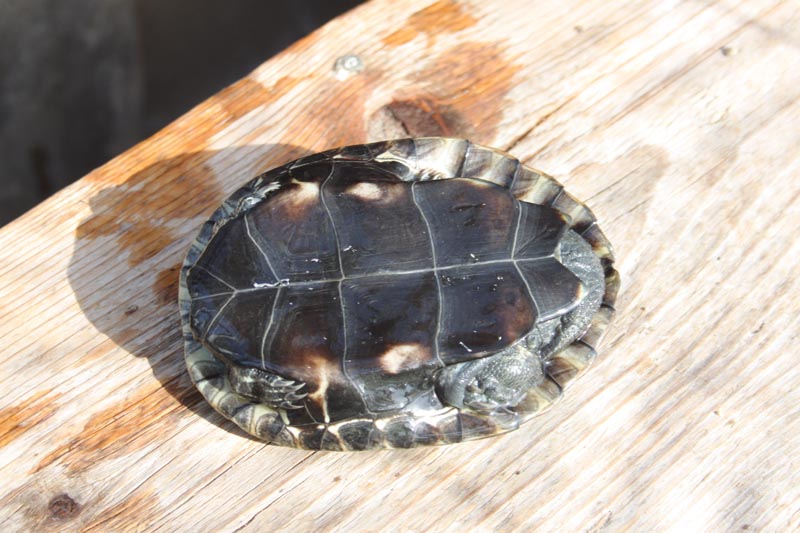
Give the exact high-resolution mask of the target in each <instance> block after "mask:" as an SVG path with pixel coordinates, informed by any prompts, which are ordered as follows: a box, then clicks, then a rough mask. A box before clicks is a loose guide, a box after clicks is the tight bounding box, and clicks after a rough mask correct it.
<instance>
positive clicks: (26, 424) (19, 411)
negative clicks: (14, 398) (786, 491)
mask: <svg viewBox="0 0 800 533" xmlns="http://www.w3.org/2000/svg"><path fill="white" fill-rule="evenodd" d="M61 396H62V395H61V394H57V393H53V391H52V389H47V390H42V391H39V392H37V393H35V394H33V395H32V396H30V397H28V398H26V399H25V400H23V401H22V402H20V403H18V404H16V405H11V406H8V407H4V408H3V409H0V448H2V447H3V446H5V445H6V444H9V443H11V442H13V441H14V440H16V439H18V438H19V437H20V436H21V435H23V434H24V433H25V432H26V431H28V430H30V429H32V428H34V427H36V426H37V425H38V424H41V423H42V422H44V421H45V420H47V419H48V418H50V417H51V416H53V414H54V413H55V412H56V411H57V410H58V409H59V408H60V404H59V403H58V399H59V398H60V397H61Z"/></svg>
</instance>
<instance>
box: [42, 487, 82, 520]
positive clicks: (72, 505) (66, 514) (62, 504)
mask: <svg viewBox="0 0 800 533" xmlns="http://www.w3.org/2000/svg"><path fill="white" fill-rule="evenodd" d="M47 509H48V511H50V516H51V517H52V518H54V519H56V520H59V521H60V520H67V519H69V518H73V517H75V516H77V515H78V514H79V513H80V512H81V504H79V503H78V502H76V501H75V500H73V499H72V497H71V496H70V495H69V494H66V493H64V494H59V495H57V496H54V497H53V498H52V499H51V500H50V502H49V503H48V504H47Z"/></svg>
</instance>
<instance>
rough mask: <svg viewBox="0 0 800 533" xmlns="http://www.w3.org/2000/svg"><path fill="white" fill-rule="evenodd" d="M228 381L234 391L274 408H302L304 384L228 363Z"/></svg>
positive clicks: (305, 391) (305, 394)
mask: <svg viewBox="0 0 800 533" xmlns="http://www.w3.org/2000/svg"><path fill="white" fill-rule="evenodd" d="M226 366H227V374H228V382H229V383H230V384H231V389H233V391H234V392H236V393H238V394H241V395H242V396H246V397H247V398H250V399H252V400H256V401H258V402H261V403H264V404H266V405H268V406H270V407H272V408H274V409H302V408H303V401H302V400H303V399H304V398H305V397H306V396H308V391H307V390H306V384H305V383H304V382H302V381H294V380H291V379H287V378H284V377H282V376H279V375H277V374H273V373H271V372H267V371H266V370H262V369H260V368H254V367H246V366H240V365H232V364H228V365H226Z"/></svg>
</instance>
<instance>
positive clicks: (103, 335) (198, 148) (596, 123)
mask: <svg viewBox="0 0 800 533" xmlns="http://www.w3.org/2000/svg"><path fill="white" fill-rule="evenodd" d="M535 6H536V7H535V9H534V8H532V7H531V3H530V2H525V1H522V0H518V1H508V2H477V1H473V2H452V1H447V0H440V1H437V2H434V3H431V2H430V1H421V0H420V1H416V0H405V1H399V2H389V1H388V0H374V1H372V2H369V3H367V4H365V5H363V6H361V7H359V8H358V9H356V10H354V11H352V12H350V13H348V14H346V15H344V16H342V17H340V18H338V19H336V20H334V21H333V22H331V23H330V24H328V25H327V26H325V27H323V28H322V29H320V30H319V31H317V32H315V33H314V34H312V35H311V36H310V37H308V38H306V39H304V40H302V41H300V42H298V43H296V44H295V45H294V46H292V47H291V48H289V49H288V50H287V51H285V52H284V53H282V54H281V55H279V56H277V57H275V58H274V59H271V60H270V61H268V62H266V63H265V64H263V65H262V66H261V67H259V68H258V69H257V70H255V71H254V72H252V73H251V74H249V75H248V76H246V77H245V78H243V79H242V80H241V81H239V82H237V83H236V84H234V85H232V86H231V87H229V88H228V89H226V90H224V91H222V92H220V93H218V94H217V95H215V96H213V97H211V98H210V99H208V100H207V101H206V102H204V103H203V104H201V105H199V106H198V107H196V108H195V109H193V110H191V111H190V112H189V113H187V114H186V115H185V116H183V117H182V118H180V119H178V120H177V121H175V122H174V123H173V124H171V125H170V126H169V127H167V128H165V129H164V130H163V131H161V132H160V133H158V134H156V135H155V136H153V137H152V138H151V139H149V140H147V141H145V142H143V143H141V144H139V145H137V146H135V147H134V148H132V149H131V150H129V151H128V152H126V153H124V154H122V155H120V156H119V157H117V158H115V159H113V160H112V161H110V162H109V163H107V164H106V165H104V166H102V167H101V168H99V169H97V170H96V171H94V172H92V173H90V174H89V175H87V176H86V177H84V178H83V179H82V180H80V181H79V182H77V183H75V184H74V185H72V186H70V187H69V188H67V189H66V190H64V191H63V192H61V193H58V194H57V195H55V196H54V197H52V198H50V199H49V200H47V201H45V202H44V203H42V204H40V205H39V206H38V207H36V208H35V209H33V210H32V211H30V212H29V213H27V214H26V215H24V216H23V217H21V218H19V219H18V220H16V221H15V222H13V223H11V224H9V225H8V226H6V227H4V228H2V230H0V317H2V318H0V339H2V346H3V347H2V355H3V357H2V358H0V369H2V371H0V391H2V395H0V479H2V483H0V501H2V504H1V505H0V528H1V529H2V530H4V531H26V530H61V529H63V530H87V531H92V530H96V531H107V530H116V529H143V530H157V529H162V530H174V529H182V530H223V531H238V530H243V531H264V530H281V529H284V530H315V529H316V530H330V529H341V530H396V529H398V528H405V529H414V530H445V529H450V528H452V529H457V528H464V529H473V528H484V529H499V530H514V529H516V530H528V529H532V528H535V529H537V530H540V531H563V530H568V531H574V530H590V531H598V530H612V531H619V530H627V529H635V530H661V529H665V528H668V527H671V528H675V529H681V528H686V527H690V528H693V529H703V530H721V529H727V530H735V529H752V530H767V531H783V530H792V529H797V528H798V527H800V494H799V493H800V488H798V487H800V476H799V475H798V471H800V464H798V452H799V451H800V416H798V414H800V413H798V411H799V410H800V408H798V405H800V368H798V365H797V356H798V348H797V345H798V334H799V333H798V332H799V330H800V312H799V311H800V303H798V299H797V297H796V295H797V293H798V291H800V280H798V276H797V271H798V263H800V260H798V257H800V239H799V238H798V237H797V227H798V226H800V199H798V197H799V195H800V178H798V172H799V171H800V153H798V149H797V147H798V146H799V145H800V128H798V127H797V124H798V121H800V103H799V102H798V97H799V96H800V31H799V30H798V29H799V28H800V5H798V3H797V2H788V1H787V2H778V1H768V0H759V1H752V2H739V3H735V2H725V1H720V2H700V1H695V2H685V3H669V4H667V3H661V4H656V3H651V2H639V3H626V4H625V5H624V6H622V5H620V4H616V3H610V2H601V1H596V0H592V1H585V2H570V1H547V2H537V3H536V4H535ZM348 54H350V55H353V56H355V57H353V58H350V59H342V60H340V61H338V63H337V59H339V58H343V57H344V56H346V55H348ZM334 65H338V66H337V67H335V66H334ZM406 135H452V136H461V137H467V138H470V139H471V140H473V141H475V142H477V143H480V144H484V145H487V146H493V147H496V148H500V149H503V150H506V151H508V152H510V153H512V154H513V155H515V156H517V157H519V158H520V159H521V160H522V161H523V162H524V163H526V164H528V165H531V166H533V167H536V168H540V169H542V170H544V171H546V172H548V173H549V174H552V175H554V176H556V177H557V178H559V179H560V180H561V181H562V182H563V183H564V184H565V185H566V187H567V189H568V190H569V192H571V193H572V194H573V195H575V196H577V197H578V198H581V199H583V200H585V201H586V202H587V203H588V204H589V205H590V206H591V207H592V208H593V210H594V211H595V214H596V215H597V216H598V218H599V220H600V222H601V224H602V227H603V228H604V230H605V232H606V234H607V235H608V237H609V239H610V240H611V242H613V243H614V245H615V247H616V253H617V258H618V263H617V264H618V269H619V270H620V274H621V279H622V291H621V293H620V298H619V300H618V314H617V318H616V321H615V322H614V323H613V324H612V326H611V328H610V329H609V333H608V335H607V336H606V339H605V342H604V345H603V346H601V349H600V356H599V358H598V360H597V362H596V363H595V365H594V367H593V368H591V369H589V371H588V372H587V375H586V376H584V377H583V378H581V379H580V380H578V381H577V382H576V383H575V384H574V385H573V386H572V387H571V388H570V389H569V390H568V391H567V394H566V397H565V399H564V400H563V401H561V402H560V403H559V404H557V405H556V406H554V407H553V408H552V409H551V410H550V411H548V412H547V413H545V414H544V415H542V416H540V417H538V418H536V419H534V420H532V421H531V422H529V423H527V424H526V425H525V426H523V428H522V429H520V430H519V431H516V432H514V433H511V434H509V435H506V436H503V437H499V438H495V439H490V440H483V441H475V442H470V443H465V444H460V445H457V446H445V447H439V448H428V449H424V448H423V449H414V450H408V451H403V450H393V451H386V452H375V453H360V454H356V453H324V452H305V451H299V450H293V449H285V448H279V447H274V446H268V445H264V444H262V443H260V442H257V441H254V440H252V439H249V438H247V437H246V436H244V434H243V433H242V432H240V431H239V430H238V429H237V428H236V427H235V426H234V425H233V424H232V423H229V422H227V421H225V420H224V419H223V418H222V417H221V416H219V415H217V414H216V413H215V412H213V411H212V410H211V408H210V407H209V406H208V405H207V404H206V403H205V402H204V401H203V400H202V398H201V397H200V395H199V393H198V392H197V391H196V390H195V389H194V388H193V387H192V385H191V383H190V381H189V379H188V376H187V374H186V371H185V368H184V364H183V357H182V353H181V352H182V344H181V339H180V328H179V320H178V311H177V303H176V300H177V278H178V268H179V265H180V262H181V260H182V258H183V255H184V254H185V252H186V250H187V248H188V245H189V243H190V242H191V240H192V239H193V238H194V236H195V234H196V232H197V231H198V229H199V227H200V225H201V223H202V222H203V221H204V220H205V218H206V217H207V216H208V215H209V214H210V213H211V212H212V211H213V210H214V209H215V207H216V206H217V205H218V204H219V203H220V202H221V201H222V199H223V198H224V197H225V196H226V195H227V194H229V193H231V192H232V191H234V190H235V189H237V188H238V187H239V186H240V185H241V184H242V183H244V182H245V181H247V180H248V179H250V178H251V177H253V176H254V175H256V174H257V173H259V172H261V171H263V170H265V169H267V168H270V167H273V166H276V165H279V164H282V163H284V162H287V161H289V160H291V159H294V158H296V157H299V156H301V155H304V154H308V153H310V152H314V151H319V150H323V149H326V148H331V147H334V146H338V145H342V144H348V143H361V142H366V141H372V140H378V139H382V138H391V137H397V136H406Z"/></svg>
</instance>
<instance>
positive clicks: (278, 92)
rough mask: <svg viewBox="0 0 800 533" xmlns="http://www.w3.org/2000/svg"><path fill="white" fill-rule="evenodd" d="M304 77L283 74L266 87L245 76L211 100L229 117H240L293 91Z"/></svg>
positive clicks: (210, 100)
mask: <svg viewBox="0 0 800 533" xmlns="http://www.w3.org/2000/svg"><path fill="white" fill-rule="evenodd" d="M303 79H304V78H302V77H292V76H283V77H282V78H280V79H278V81H276V82H275V83H274V84H273V85H271V86H269V87H265V86H264V85H263V84H261V83H259V82H257V81H255V80H252V79H250V78H243V79H241V80H239V81H238V82H236V83H234V84H233V85H231V86H230V87H227V88H225V89H223V90H222V91H220V92H219V93H217V94H216V95H214V96H212V97H211V98H210V99H209V102H210V103H212V104H216V105H219V107H220V108H221V109H222V110H223V111H224V112H225V113H226V114H227V115H228V118H229V119H233V120H235V119H238V118H241V117H242V116H244V115H246V114H247V113H249V112H251V111H252V110H253V109H256V108H257V107H258V106H259V105H262V104H267V103H271V102H275V101H276V100H279V99H280V98H281V97H283V96H284V95H285V94H286V93H288V92H289V91H291V90H292V89H293V88H294V87H295V86H297V84H298V83H300V82H301V81H303Z"/></svg>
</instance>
